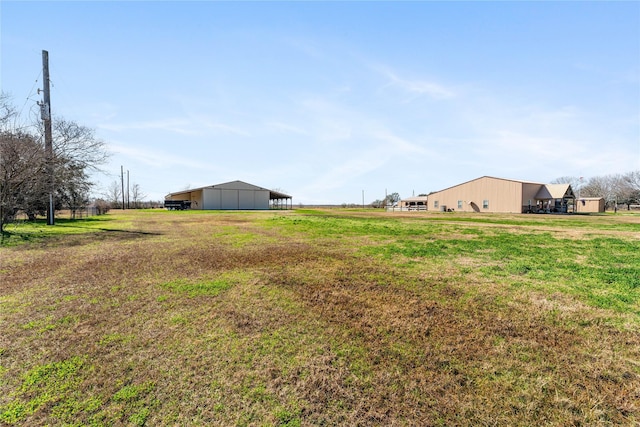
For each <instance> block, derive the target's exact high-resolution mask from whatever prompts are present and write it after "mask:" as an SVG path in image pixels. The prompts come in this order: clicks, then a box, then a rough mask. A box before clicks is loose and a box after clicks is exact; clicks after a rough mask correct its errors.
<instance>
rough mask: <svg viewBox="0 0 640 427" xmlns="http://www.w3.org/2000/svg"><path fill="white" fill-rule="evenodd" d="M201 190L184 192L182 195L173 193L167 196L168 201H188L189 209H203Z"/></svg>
mask: <svg viewBox="0 0 640 427" xmlns="http://www.w3.org/2000/svg"><path fill="white" fill-rule="evenodd" d="M202 197H203V194H202V190H201V189H200V190H194V191H185V192H183V193H174V194H172V195H171V196H169V200H190V201H191V209H204V201H203V199H202Z"/></svg>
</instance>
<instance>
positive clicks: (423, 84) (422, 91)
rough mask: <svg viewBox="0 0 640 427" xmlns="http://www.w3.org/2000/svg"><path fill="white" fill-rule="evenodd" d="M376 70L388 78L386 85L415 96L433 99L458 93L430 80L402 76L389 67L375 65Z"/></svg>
mask: <svg viewBox="0 0 640 427" xmlns="http://www.w3.org/2000/svg"><path fill="white" fill-rule="evenodd" d="M375 69H376V71H378V72H379V73H380V74H382V75H383V76H384V77H386V78H387V80H388V82H387V83H386V84H385V86H384V87H397V88H400V89H402V90H403V91H405V92H407V93H409V94H410V95H412V96H413V98H415V97H420V96H427V97H429V98H433V99H449V98H454V97H455V96H456V93H455V91H454V90H452V89H451V88H448V87H447V86H445V85H443V84H440V83H436V82H434V81H428V80H415V79H414V80H412V79H407V78H402V77H400V76H399V75H398V74H397V73H395V72H393V71H391V70H390V69H389V68H387V67H375Z"/></svg>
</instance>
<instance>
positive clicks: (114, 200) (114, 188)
mask: <svg viewBox="0 0 640 427" xmlns="http://www.w3.org/2000/svg"><path fill="white" fill-rule="evenodd" d="M121 187H122V186H121V183H119V182H118V181H113V182H112V183H111V184H109V187H107V194H105V197H106V199H107V201H108V202H109V203H111V208H112V209H118V208H120V207H122V205H121V203H122V200H121V196H122V190H121Z"/></svg>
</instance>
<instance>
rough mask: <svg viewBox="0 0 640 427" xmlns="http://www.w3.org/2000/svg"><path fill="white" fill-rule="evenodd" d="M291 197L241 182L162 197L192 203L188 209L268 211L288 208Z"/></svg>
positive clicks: (289, 207)
mask: <svg viewBox="0 0 640 427" xmlns="http://www.w3.org/2000/svg"><path fill="white" fill-rule="evenodd" d="M291 199H292V197H291V196H289V195H287V194H284V193H280V192H278V191H273V190H268V189H266V188H262V187H258V186H257V185H253V184H249V183H246V182H242V181H231V182H226V183H223V184H217V185H210V186H208V187H201V188H194V189H190V190H184V191H179V192H176V193H170V194H168V195H166V196H165V200H184V201H190V202H191V209H211V210H267V209H272V208H275V209H291V205H290V202H291Z"/></svg>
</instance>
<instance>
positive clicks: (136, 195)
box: [131, 184, 147, 209]
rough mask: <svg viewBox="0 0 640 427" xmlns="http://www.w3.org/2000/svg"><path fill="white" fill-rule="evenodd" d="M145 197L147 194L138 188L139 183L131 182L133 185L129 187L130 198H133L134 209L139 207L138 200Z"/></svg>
mask: <svg viewBox="0 0 640 427" xmlns="http://www.w3.org/2000/svg"><path fill="white" fill-rule="evenodd" d="M145 197H147V195H146V194H144V193H143V192H142V190H141V189H140V185H139V184H133V186H132V187H131V198H132V199H133V208H134V209H138V208H139V204H140V202H141V201H142V199H144V198H145Z"/></svg>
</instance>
